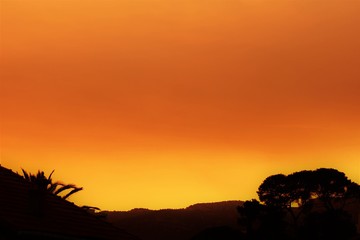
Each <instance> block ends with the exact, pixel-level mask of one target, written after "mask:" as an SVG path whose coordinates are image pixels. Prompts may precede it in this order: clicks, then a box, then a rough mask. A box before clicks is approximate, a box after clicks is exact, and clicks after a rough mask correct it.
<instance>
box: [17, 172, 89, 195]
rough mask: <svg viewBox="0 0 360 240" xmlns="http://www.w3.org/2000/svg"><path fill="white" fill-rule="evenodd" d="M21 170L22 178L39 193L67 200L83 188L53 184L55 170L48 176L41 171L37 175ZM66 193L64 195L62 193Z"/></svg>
mask: <svg viewBox="0 0 360 240" xmlns="http://www.w3.org/2000/svg"><path fill="white" fill-rule="evenodd" d="M21 170H22V173H23V175H22V177H23V178H24V179H25V180H27V181H28V182H31V183H33V184H34V185H35V186H36V187H37V189H36V190H38V191H41V192H48V193H51V194H54V195H58V196H62V198H63V199H67V198H68V197H70V196H71V195H73V194H74V193H77V192H79V191H81V190H83V188H81V187H77V186H75V185H74V184H64V183H61V182H59V181H57V182H53V180H52V175H53V173H54V171H55V170H53V171H52V172H51V173H50V175H49V176H46V175H45V173H44V172H43V171H40V170H39V171H38V172H37V174H32V173H28V172H27V171H25V170H24V169H21ZM64 192H67V193H66V194H65V195H62V193H64Z"/></svg>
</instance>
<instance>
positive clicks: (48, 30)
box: [0, 0, 360, 210]
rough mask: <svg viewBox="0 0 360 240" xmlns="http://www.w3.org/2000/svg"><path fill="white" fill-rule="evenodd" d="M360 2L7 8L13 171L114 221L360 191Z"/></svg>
mask: <svg viewBox="0 0 360 240" xmlns="http://www.w3.org/2000/svg"><path fill="white" fill-rule="evenodd" d="M359 9H360V2H359V1H353V0H347V1H342V0H328V1H322V0H320V1H310V0H301V1H300V0H274V1H266V0H244V1H235V0H234V1H233V0H231V1H226V2H224V1H220V0H212V1H202V0H200V1H190V0H184V1H171V2H170V1H165V0H156V1H149V0H138V1H133V0H131V1H130V0H121V1H115V0H109V1H106V2H104V1H100V0H91V1H87V2H86V3H84V2H83V1H79V0H74V1H54V2H50V1H46V0H39V1H27V2H25V1H18V0H3V1H1V10H0V11H1V76H0V77H1V80H0V84H1V85H0V86H1V90H0V95H1V96H0V100H1V101H0V104H1V158H0V164H2V166H4V167H7V168H11V169H12V170H14V171H20V168H25V169H26V170H29V171H30V172H36V171H37V170H38V169H41V170H44V171H45V172H46V173H50V172H51V170H53V169H55V170H56V171H55V175H54V177H55V179H56V180H61V181H64V182H66V183H74V184H76V185H78V186H81V187H84V190H83V191H82V192H79V193H78V194H77V195H76V196H75V195H74V196H73V198H71V199H70V200H73V201H75V202H76V203H78V204H79V205H93V206H97V207H100V208H102V209H108V210H127V209H131V208H136V207H145V208H151V209H160V208H178V207H186V206H188V205H191V204H193V203H197V202H214V201H222V200H236V199H238V200H247V199H251V198H255V197H256V190H257V187H258V186H259V184H260V183H261V182H262V180H264V178H265V177H267V176H269V175H271V174H276V173H291V172H295V171H300V170H303V169H316V168H320V167H329V168H336V169H338V170H340V171H343V172H345V173H346V175H347V176H348V177H349V178H350V179H351V180H353V181H355V182H358V183H360V160H359V158H360V124H359V122H360V121H359V120H360V111H359V110H360V91H359V89H360V81H359V79H360V68H359V67H358V66H359V65H360V57H359V56H360V44H359V39H360V32H359V31H357V26H359V25H360V16H359V14H358V10H359Z"/></svg>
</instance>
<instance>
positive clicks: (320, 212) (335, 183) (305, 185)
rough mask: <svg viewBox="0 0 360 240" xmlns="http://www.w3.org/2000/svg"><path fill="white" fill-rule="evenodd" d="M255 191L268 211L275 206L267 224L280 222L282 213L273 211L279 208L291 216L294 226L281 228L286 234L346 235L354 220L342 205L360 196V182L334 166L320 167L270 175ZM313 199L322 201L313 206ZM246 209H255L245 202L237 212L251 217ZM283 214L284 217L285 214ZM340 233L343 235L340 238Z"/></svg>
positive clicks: (307, 237)
mask: <svg viewBox="0 0 360 240" xmlns="http://www.w3.org/2000/svg"><path fill="white" fill-rule="evenodd" d="M257 193H258V195H259V199H260V201H261V202H262V203H263V204H264V206H265V207H266V209H267V211H268V213H271V211H269V210H275V211H272V213H275V214H273V215H271V214H268V213H267V214H266V215H265V216H266V217H268V218H269V219H272V220H273V221H268V224H272V223H273V222H275V221H278V222H279V218H278V217H279V216H281V214H280V215H276V214H277V213H281V211H287V212H288V213H289V215H290V216H291V217H292V219H293V226H294V228H292V230H291V229H289V228H287V227H285V228H283V230H284V231H286V232H285V235H288V234H290V235H293V236H300V235H299V234H300V233H301V234H302V235H303V237H304V239H348V236H353V235H354V233H356V230H355V231H354V226H355V225H354V222H353V220H352V218H351V217H350V215H349V214H348V213H347V212H346V211H345V210H344V209H345V206H346V205H347V203H350V201H349V200H352V201H353V202H354V201H359V200H360V186H359V185H358V184H357V183H354V182H352V181H351V180H349V179H348V178H347V177H346V175H345V174H344V173H342V172H340V171H338V170H336V169H331V168H320V169H317V170H314V171H300V172H295V173H292V174H289V175H287V176H286V175H284V174H276V175H272V176H269V177H267V178H266V179H265V180H264V181H263V183H262V184H261V185H260V186H259V189H258V191H257ZM314 203H321V204H320V205H317V207H316V208H315V207H313V205H314ZM252 204H254V202H252ZM249 206H250V205H249ZM254 206H255V205H254ZM349 206H350V205H349ZM246 209H248V210H251V209H252V210H253V212H252V214H255V213H256V211H255V210H254V208H251V207H248V206H244V207H243V208H242V209H241V211H239V213H240V214H243V215H247V216H250V217H251V216H252V215H249V214H248V213H246V211H245V210H246ZM300 216H303V217H302V218H301V221H300V223H301V224H302V225H301V226H299V225H298V224H299V219H300ZM284 217H285V218H284V219H286V218H287V216H285V215H284ZM247 219H251V218H249V217H248V218H247ZM263 225H265V226H266V224H263ZM314 229H317V232H316V234H318V236H317V237H316V236H315V238H313V237H314V236H310V235H311V232H312V231H313V232H314V231H315V230H314ZM320 235H321V236H327V237H326V238H323V237H320ZM341 235H343V237H344V238H341V237H340V238H339V236H341Z"/></svg>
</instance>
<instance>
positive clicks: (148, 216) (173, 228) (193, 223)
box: [104, 201, 243, 240]
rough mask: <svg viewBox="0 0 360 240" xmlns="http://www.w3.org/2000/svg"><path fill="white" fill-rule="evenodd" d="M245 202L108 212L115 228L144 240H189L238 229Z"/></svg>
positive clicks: (108, 216) (108, 217)
mask: <svg viewBox="0 0 360 240" xmlns="http://www.w3.org/2000/svg"><path fill="white" fill-rule="evenodd" d="M242 204H243V202H242V201H226V202H217V203H199V204H195V205H191V206H189V207H187V208H185V209H163V210H148V209H141V208H138V209H133V210H131V211H127V212H121V211H113V212H104V213H105V214H106V215H107V220H108V221H109V222H111V223H113V224H114V225H115V226H117V227H120V228H122V229H126V230H127V231H129V232H130V233H136V235H137V236H139V237H140V238H141V239H143V240H168V239H172V240H187V239H191V238H192V237H193V236H195V235H196V234H198V233H199V232H201V231H203V230H206V229H208V228H213V227H224V226H227V227H229V228H234V229H236V228H238V224H237V217H238V214H237V210H236V208H237V207H238V206H241V205H242Z"/></svg>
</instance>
